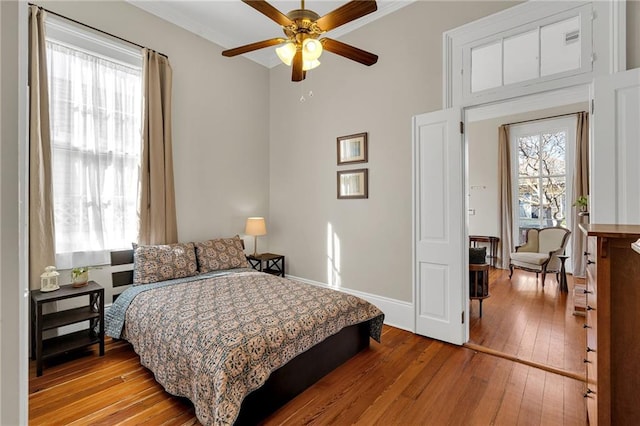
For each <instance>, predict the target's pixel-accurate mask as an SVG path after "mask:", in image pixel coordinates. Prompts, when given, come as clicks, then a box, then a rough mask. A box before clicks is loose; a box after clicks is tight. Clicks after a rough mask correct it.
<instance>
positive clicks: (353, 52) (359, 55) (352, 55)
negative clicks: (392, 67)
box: [320, 38, 378, 66]
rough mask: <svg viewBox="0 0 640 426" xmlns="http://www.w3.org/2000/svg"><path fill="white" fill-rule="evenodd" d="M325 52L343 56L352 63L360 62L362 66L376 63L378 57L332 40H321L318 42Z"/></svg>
mask: <svg viewBox="0 0 640 426" xmlns="http://www.w3.org/2000/svg"><path fill="white" fill-rule="evenodd" d="M320 42H321V43H322V46H323V47H324V49H325V50H328V51H329V52H331V53H335V54H336V55H340V56H344V57H345V58H347V59H351V60H352V61H356V62H360V63H361V64H363V65H367V66H371V65H373V64H375V63H376V62H378V55H374V54H373V53H370V52H367V51H366V50H362V49H358V48H357V47H353V46H350V45H348V44H346V43H343V42H341V41H338V40H334V39H332V38H323V39H321V40H320Z"/></svg>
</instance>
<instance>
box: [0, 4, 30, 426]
mask: <svg viewBox="0 0 640 426" xmlns="http://www.w3.org/2000/svg"><path fill="white" fill-rule="evenodd" d="M18 13H19V12H18V3H17V2H13V1H12V2H9V1H2V2H0V55H1V58H2V61H0V136H1V145H0V171H1V173H0V223H1V226H0V337H1V338H2V350H1V351H0V353H1V354H0V397H1V399H0V402H1V403H0V424H3V425H15V424H18V423H19V420H20V417H19V416H20V407H24V406H25V405H24V403H22V404H21V403H20V399H21V398H20V397H21V396H22V395H21V392H22V391H24V392H25V395H26V388H25V383H22V382H21V377H20V376H21V372H20V369H19V368H18V366H19V365H20V364H21V363H20V362H19V360H20V355H21V353H20V345H19V339H18V337H19V332H20V327H19V321H18V318H19V317H20V307H19V305H18V303H17V301H18V300H19V297H20V287H19V285H18V279H19V275H18V268H17V265H18V250H17V248H18V241H19V240H18V229H19V226H18V143H17V141H18V140H19V134H20V132H19V126H18V122H19V120H18V108H19V101H18V96H19V95H18V93H19V88H18V64H19V61H18ZM22 364H23V365H24V363H22Z"/></svg>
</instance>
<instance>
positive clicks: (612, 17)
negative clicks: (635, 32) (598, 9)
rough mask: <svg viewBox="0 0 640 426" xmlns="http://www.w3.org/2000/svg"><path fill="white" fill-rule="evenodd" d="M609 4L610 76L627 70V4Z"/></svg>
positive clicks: (622, 1)
mask: <svg viewBox="0 0 640 426" xmlns="http://www.w3.org/2000/svg"><path fill="white" fill-rule="evenodd" d="M608 3H609V31H610V34H609V37H610V44H611V49H609V64H610V65H611V70H610V74H614V73H617V72H622V71H626V70H627V54H626V52H627V2H626V0H615V1H610V2H608Z"/></svg>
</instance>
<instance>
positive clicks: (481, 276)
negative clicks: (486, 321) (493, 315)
mask: <svg viewBox="0 0 640 426" xmlns="http://www.w3.org/2000/svg"><path fill="white" fill-rule="evenodd" d="M489 296H490V295H489V264H488V263H481V264H478V263H470V264H469V299H471V300H479V301H480V318H482V301H483V300H484V299H486V298H487V297H489Z"/></svg>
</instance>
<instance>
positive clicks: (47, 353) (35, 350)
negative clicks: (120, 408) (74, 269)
mask: <svg viewBox="0 0 640 426" xmlns="http://www.w3.org/2000/svg"><path fill="white" fill-rule="evenodd" d="M80 296H89V303H88V304H87V305H85V306H82V307H79V308H74V309H67V310H64V311H58V312H52V313H50V314H43V313H42V306H43V305H44V304H45V303H51V302H57V301H59V300H64V299H71V298H75V297H80ZM83 321H89V328H88V329H84V330H81V331H76V332H75V333H70V334H63V335H61V336H56V337H52V338H49V339H46V340H45V339H43V338H42V334H43V332H44V331H46V330H52V329H55V328H58V327H62V326H64V325H70V324H75V323H79V322H83ZM96 327H99V331H97V332H96ZM96 343H98V344H100V356H102V355H104V288H102V286H100V285H99V284H98V283H96V282H94V281H89V283H88V284H87V285H86V286H84V287H80V288H75V287H73V285H72V284H69V285H63V286H60V289H58V290H55V291H51V292H46V293H43V292H41V291H40V290H32V291H31V357H32V358H34V359H35V360H36V372H37V375H38V376H42V363H43V361H44V360H45V359H47V358H49V357H52V356H54V355H59V354H62V353H65V352H67V351H70V350H72V349H78V348H83V347H86V346H90V345H94V344H96Z"/></svg>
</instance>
